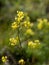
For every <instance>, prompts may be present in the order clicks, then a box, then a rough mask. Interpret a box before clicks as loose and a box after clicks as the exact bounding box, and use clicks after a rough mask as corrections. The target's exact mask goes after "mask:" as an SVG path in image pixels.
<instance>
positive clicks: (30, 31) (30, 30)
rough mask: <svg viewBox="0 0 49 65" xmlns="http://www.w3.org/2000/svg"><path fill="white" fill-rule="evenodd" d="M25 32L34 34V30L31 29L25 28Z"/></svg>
mask: <svg viewBox="0 0 49 65" xmlns="http://www.w3.org/2000/svg"><path fill="white" fill-rule="evenodd" d="M25 34H28V35H34V32H33V31H32V29H27V30H26V33H25Z"/></svg>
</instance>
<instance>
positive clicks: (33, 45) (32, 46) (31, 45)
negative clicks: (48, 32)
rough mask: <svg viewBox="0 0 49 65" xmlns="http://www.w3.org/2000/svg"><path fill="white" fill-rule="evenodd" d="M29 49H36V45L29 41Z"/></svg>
mask: <svg viewBox="0 0 49 65" xmlns="http://www.w3.org/2000/svg"><path fill="white" fill-rule="evenodd" d="M28 47H30V48H35V47H36V43H34V42H32V41H29V42H28Z"/></svg>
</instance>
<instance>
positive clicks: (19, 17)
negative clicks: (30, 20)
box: [17, 11, 24, 22]
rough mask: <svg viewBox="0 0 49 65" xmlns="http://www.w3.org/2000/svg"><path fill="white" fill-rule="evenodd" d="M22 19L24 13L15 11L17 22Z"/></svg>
mask: <svg viewBox="0 0 49 65" xmlns="http://www.w3.org/2000/svg"><path fill="white" fill-rule="evenodd" d="M23 18H24V13H23V12H22V11H17V21H18V22H19V21H21V20H22V19H23Z"/></svg>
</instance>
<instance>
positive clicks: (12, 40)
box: [10, 37, 18, 46]
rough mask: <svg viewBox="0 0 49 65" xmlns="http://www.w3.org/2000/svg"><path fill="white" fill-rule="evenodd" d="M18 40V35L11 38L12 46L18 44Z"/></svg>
mask: <svg viewBox="0 0 49 65" xmlns="http://www.w3.org/2000/svg"><path fill="white" fill-rule="evenodd" d="M17 42H18V37H16V38H10V44H11V45H12V46H15V45H16V44H17Z"/></svg>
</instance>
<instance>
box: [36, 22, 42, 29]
mask: <svg viewBox="0 0 49 65" xmlns="http://www.w3.org/2000/svg"><path fill="white" fill-rule="evenodd" d="M37 28H38V29H39V30H41V29H42V28H43V23H42V22H39V23H38V24H37Z"/></svg>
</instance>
